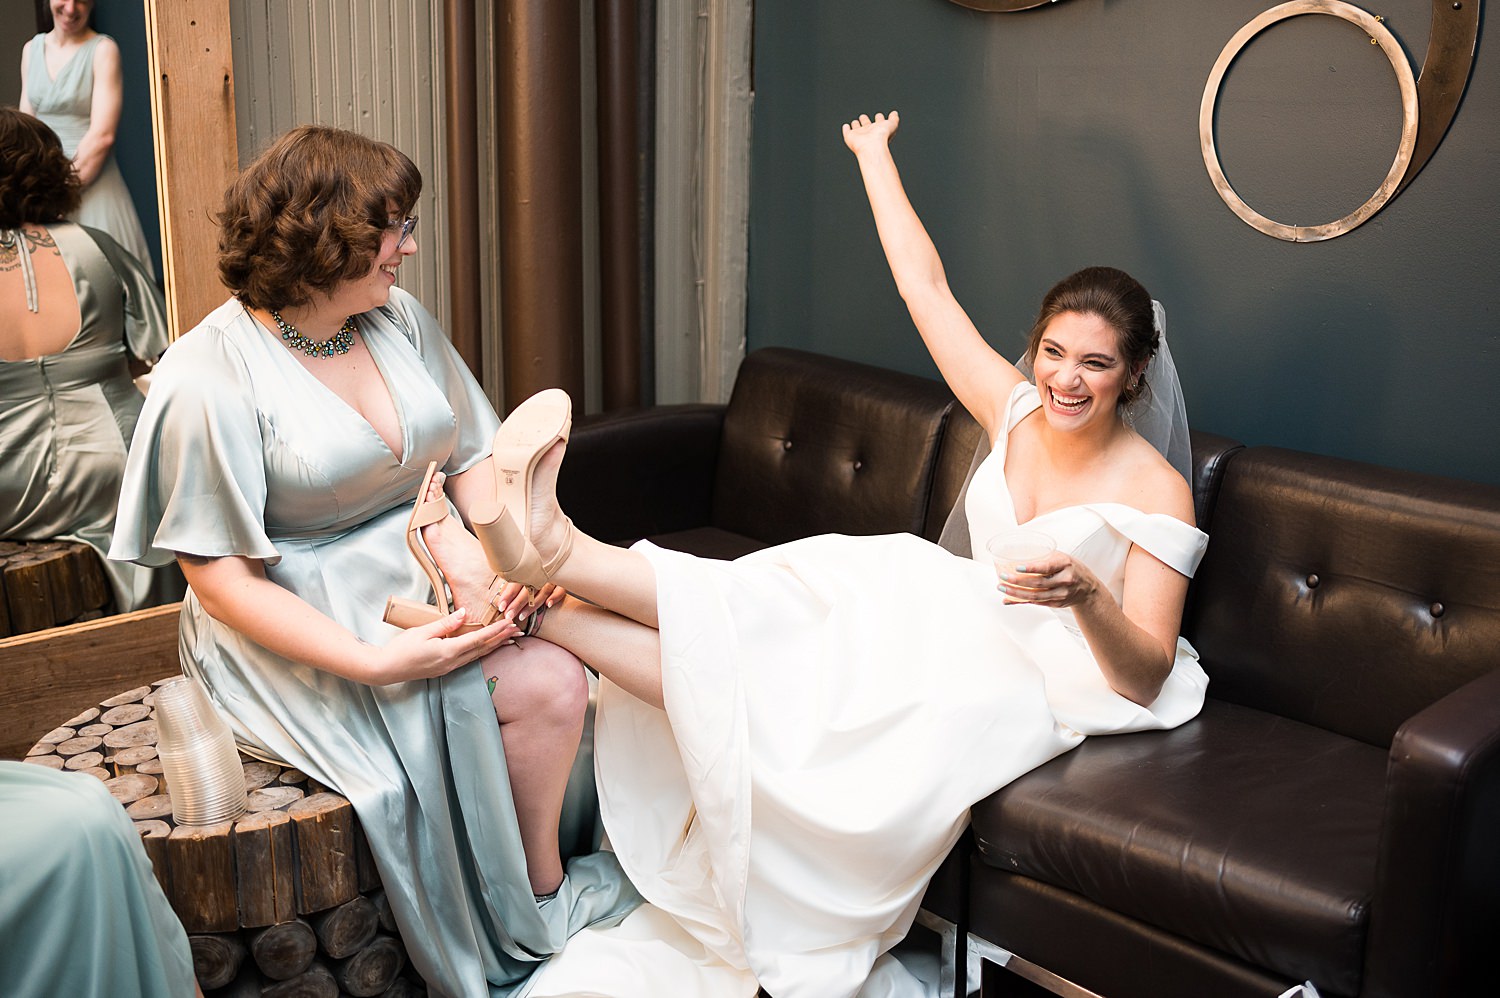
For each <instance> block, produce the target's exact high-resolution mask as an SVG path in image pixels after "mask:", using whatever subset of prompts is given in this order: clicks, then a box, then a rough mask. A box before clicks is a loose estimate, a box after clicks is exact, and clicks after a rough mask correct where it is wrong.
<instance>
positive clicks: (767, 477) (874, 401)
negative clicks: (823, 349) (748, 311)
mask: <svg viewBox="0 0 1500 998" xmlns="http://www.w3.org/2000/svg"><path fill="white" fill-rule="evenodd" d="M954 404H955V403H954V401H953V396H952V394H951V393H949V391H948V389H947V388H946V387H944V386H943V384H942V383H941V382H937V381H933V380H931V379H929V378H920V377H917V376H915V375H911V374H901V373H898V372H895V371H887V370H884V369H882V368H878V367H871V366H869V365H867V364H857V363H855V362H853V361H846V360H838V359H836V358H832V357H822V356H819V355H817V354H810V353H804V352H802V351H800V350H788V349H783V348H779V347H775V348H766V349H763V350H757V351H755V352H754V353H752V354H751V355H750V356H748V357H746V358H745V362H744V363H743V364H742V365H741V366H740V371H739V375H738V376H737V377H736V379H735V383H734V394H733V395H732V396H731V397H730V400H729V407H728V410H727V411H726V412H725V415H724V437H723V442H722V443H721V445H720V448H719V462H718V470H717V473H716V478H715V482H714V497H713V520H712V525H713V526H715V527H719V528H720V529H723V530H728V531H730V532H732V533H736V534H742V535H744V536H746V537H753V538H756V539H757V540H761V541H764V542H765V543H767V544H780V543H783V542H785V541H790V540H795V539H797V538H799V537H808V536H811V535H815V534H826V533H835V532H836V533H844V534H883V533H895V532H898V531H907V532H910V533H920V532H921V530H922V526H923V520H924V517H925V514H926V510H927V504H928V497H929V496H930V495H931V492H932V475H933V469H934V466H935V465H936V463H937V454H938V448H939V443H940V441H941V440H942V433H943V426H944V423H945V422H946V420H947V418H948V412H949V409H950V408H951V407H952V406H953V405H954Z"/></svg>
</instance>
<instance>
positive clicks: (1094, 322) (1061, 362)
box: [1033, 312, 1131, 431]
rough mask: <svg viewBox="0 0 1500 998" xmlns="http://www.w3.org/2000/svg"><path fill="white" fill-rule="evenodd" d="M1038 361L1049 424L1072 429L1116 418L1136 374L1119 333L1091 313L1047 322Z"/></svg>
mask: <svg viewBox="0 0 1500 998" xmlns="http://www.w3.org/2000/svg"><path fill="white" fill-rule="evenodd" d="M1033 365H1034V371H1035V374H1036V387H1037V391H1038V392H1039V393H1040V394H1041V397H1042V409H1043V411H1044V412H1045V413H1046V416H1047V422H1048V423H1049V424H1051V425H1052V426H1053V427H1054V428H1055V429H1059V430H1067V431H1073V430H1080V429H1083V428H1085V427H1089V426H1094V425H1097V424H1098V423H1099V422H1100V421H1101V420H1114V419H1115V418H1116V417H1115V407H1116V405H1117V404H1118V403H1119V401H1120V396H1121V394H1122V393H1123V392H1124V391H1125V386H1126V384H1127V383H1128V382H1129V380H1130V376H1131V371H1130V369H1129V365H1128V364H1127V363H1126V361H1125V359H1124V357H1123V356H1122V355H1121V351H1120V335H1119V333H1118V332H1116V331H1115V329H1114V327H1113V326H1111V325H1109V324H1108V323H1107V322H1105V321H1104V320H1103V319H1101V318H1100V317H1099V316H1097V315H1093V314H1091V313H1085V312H1062V313H1060V314H1059V315H1058V316H1057V317H1056V318H1054V319H1053V320H1052V321H1051V322H1049V323H1048V324H1047V328H1046V330H1044V331H1043V333H1042V336H1041V340H1040V342H1039V343H1038V345H1037V351H1036V359H1035V361H1034V362H1033Z"/></svg>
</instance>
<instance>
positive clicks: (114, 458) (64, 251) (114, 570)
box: [0, 223, 184, 611]
mask: <svg viewBox="0 0 1500 998" xmlns="http://www.w3.org/2000/svg"><path fill="white" fill-rule="evenodd" d="M28 228H32V229H33V230H34V227H28ZM43 228H45V229H46V231H47V232H48V234H49V235H50V236H51V237H52V239H53V241H54V242H55V243H56V245H57V250H58V252H59V253H60V254H61V256H62V260H63V263H64V264H65V265H66V266H67V268H68V273H69V274H70V275H71V276H72V278H73V294H74V296H75V297H76V298H77V300H78V312H79V324H78V332H77V334H75V335H74V337H73V339H72V340H71V341H70V342H69V343H68V345H67V346H66V347H64V348H63V349H62V350H61V351H60V352H58V353H55V354H48V355H46V356H43V357H35V358H32V359H30V360H0V469H4V471H3V473H0V537H3V538H6V539H9V540H32V541H40V540H68V541H77V542H79V543H82V544H87V545H89V546H90V547H92V548H94V549H95V550H96V551H98V552H99V557H100V559H101V561H103V559H104V558H105V555H106V553H107V552H108V551H109V544H110V536H111V534H112V533H113V532H114V524H115V506H116V504H117V503H118V502H119V499H120V482H121V479H122V477H123V476H124V473H125V453H126V450H127V449H128V448H129V446H130V436H131V434H132V433H134V432H135V421H136V416H137V415H138V414H139V413H140V411H141V404H142V398H141V393H140V390H139V389H137V388H136V386H135V382H134V381H133V380H132V379H131V377H130V368H129V364H128V361H129V358H130V357H132V356H133V357H137V358H139V359H141V360H146V361H152V360H155V359H156V358H157V357H158V356H160V354H161V352H162V351H163V350H165V349H166V348H167V321H166V315H165V307H164V305H163V302H162V296H161V291H160V289H158V288H157V287H156V285H155V284H153V283H152V282H151V279H150V278H149V277H148V276H147V275H146V272H145V271H144V270H143V269H142V267H141V266H140V264H139V263H137V262H136V260H135V258H134V257H132V256H130V255H129V254H127V253H126V252H125V251H124V250H122V249H121V248H120V247H119V245H118V244H117V243H115V242H114V240H112V239H111V238H109V236H108V235H106V234H104V233H99V232H95V233H93V234H90V232H88V231H86V230H84V229H83V228H82V227H81V226H77V225H70V224H68V223H58V224H53V225H48V226H43ZM24 238H25V237H23V236H19V235H17V234H16V232H15V230H11V229H7V230H4V231H3V232H0V239H4V240H10V239H16V240H21V239H24ZM18 248H19V247H18ZM33 252H46V250H45V248H36V249H34V250H33ZM37 304H38V308H39V309H41V310H48V309H55V308H58V307H59V306H63V305H66V303H65V302H55V301H47V300H45V299H43V300H40V301H38V303H37ZM103 564H104V569H105V574H106V576H107V577H108V579H109V582H110V586H111V588H112V589H113V591H114V598H115V608H116V609H118V610H121V611H124V610H135V609H138V608H140V607H144V606H156V605H158V604H161V603H170V602H173V601H174V600H177V599H180V598H181V597H182V591H183V588H184V585H183V581H182V573H181V572H179V571H178V570H177V567H176V566H175V565H170V566H165V567H162V568H150V567H143V566H140V565H126V564H121V563H119V562H109V561H103Z"/></svg>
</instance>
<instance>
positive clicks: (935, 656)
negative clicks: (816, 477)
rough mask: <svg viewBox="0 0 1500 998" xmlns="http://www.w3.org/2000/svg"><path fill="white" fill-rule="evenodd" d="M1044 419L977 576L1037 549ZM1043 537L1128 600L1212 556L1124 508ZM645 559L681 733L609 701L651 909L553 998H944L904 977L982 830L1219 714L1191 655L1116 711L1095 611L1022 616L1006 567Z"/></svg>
mask: <svg viewBox="0 0 1500 998" xmlns="http://www.w3.org/2000/svg"><path fill="white" fill-rule="evenodd" d="M1039 405H1040V400H1039V398H1038V396H1037V392H1036V388H1035V387H1034V386H1032V385H1029V384H1024V385H1021V386H1018V387H1017V389H1016V391H1015V393H1014V394H1013V395H1012V397H1011V399H1010V403H1009V407H1008V410H1007V418H1006V422H1005V428H1004V432H1003V433H1002V434H1000V439H999V440H998V441H997V442H996V445H995V450H994V452H993V453H992V454H990V456H989V457H988V459H987V460H986V461H985V462H984V464H983V465H982V466H981V467H980V468H979V469H978V470H977V471H976V473H975V476H974V479H973V481H972V482H971V483H970V487H969V491H968V495H967V506H966V510H967V513H968V518H969V524H970V531H971V540H972V542H973V550H975V551H984V541H985V540H986V538H988V537H989V536H991V535H993V534H994V533H995V532H997V531H998V530H1000V529H1001V528H1013V527H1015V526H1017V525H1018V524H1017V522H1016V515H1015V510H1014V507H1013V505H1012V501H1011V496H1010V492H1009V490H1008V488H1007V486H1006V483H1005V470H1004V469H1005V453H1006V444H1007V437H1008V434H1009V432H1010V430H1011V429H1012V428H1013V427H1014V426H1015V425H1016V424H1017V423H1019V422H1020V421H1021V420H1022V419H1023V418H1025V416H1027V415H1028V414H1029V413H1031V412H1032V411H1034V410H1035V409H1037V408H1038V406H1039ZM1029 526H1032V527H1034V528H1035V529H1038V530H1044V531H1046V532H1047V533H1049V534H1051V535H1052V537H1053V538H1054V539H1055V540H1056V542H1057V546H1058V548H1059V550H1063V551H1068V552H1070V553H1072V555H1073V556H1074V557H1076V558H1078V559H1079V560H1080V561H1082V562H1084V563H1085V564H1087V565H1088V566H1089V567H1090V568H1091V569H1092V570H1093V571H1094V572H1095V573H1096V574H1097V575H1098V576H1099V578H1100V580H1101V581H1103V582H1104V584H1105V585H1106V586H1107V587H1108V588H1109V590H1110V592H1111V593H1112V594H1113V595H1114V597H1115V598H1116V599H1117V600H1118V599H1119V598H1120V596H1121V593H1122V589H1123V584H1124V577H1125V559H1126V556H1127V555H1128V554H1129V552H1130V550H1131V548H1132V546H1139V547H1141V548H1144V549H1145V550H1147V551H1149V552H1150V553H1151V554H1153V555H1154V556H1155V557H1157V558H1159V559H1160V560H1161V561H1163V562H1164V563H1166V564H1167V565H1169V566H1171V567H1172V568H1174V569H1175V570H1177V571H1178V572H1181V573H1182V574H1183V575H1186V576H1191V575H1192V573H1193V572H1194V571H1195V570H1196V568H1197V565H1198V561H1199V559H1200V558H1201V557H1202V554H1203V550H1204V548H1205V545H1206V544H1207V540H1208V538H1207V535H1205V534H1204V533H1203V532H1202V531H1199V530H1197V529H1196V528H1194V527H1191V526H1189V525H1187V524H1185V523H1183V522H1181V521H1180V520H1177V519H1174V518H1172V517H1170V516H1165V515H1161V514H1147V513H1142V512H1140V511H1138V510H1135V509H1132V508H1131V507H1129V506H1124V505H1120V504H1118V503H1089V504H1084V505H1078V506H1070V507H1067V508H1064V509H1058V510H1053V511H1051V512H1049V513H1047V514H1045V515H1043V516H1039V517H1037V518H1035V519H1034V520H1033V521H1032V522H1031V523H1030V524H1029ZM637 550H640V551H642V552H644V553H645V554H646V555H647V556H648V557H649V558H650V559H651V562H652V564H653V565H654V567H655V570H656V577H657V594H658V607H659V613H660V622H661V643H662V681H663V688H664V694H665V699H666V710H665V711H664V712H663V711H660V710H656V709H653V708H651V707H647V706H645V705H643V704H642V703H641V702H640V701H638V700H635V699H634V698H632V697H631V696H630V695H629V694H627V693H625V692H623V691H622V690H620V689H619V688H618V687H616V686H614V685H612V684H610V683H608V682H606V683H603V684H602V685H601V689H600V699H599V713H598V718H597V722H596V727H595V738H596V746H597V751H596V756H595V759H596V766H597V770H598V778H599V795H600V803H601V809H602V814H603V817H604V824H605V829H606V831H607V833H608V835H609V839H610V842H611V844H612V845H613V847H614V849H615V850H616V852H617V853H618V855H619V858H620V861H621V864H622V865H623V866H624V867H625V870H626V872H627V873H628V874H629V876H630V878H631V880H632V881H633V882H634V883H635V884H636V886H637V887H639V888H640V890H641V893H642V894H643V895H644V896H645V897H646V899H647V901H648V902H649V904H648V905H647V906H645V907H643V908H642V909H640V910H638V911H637V912H636V913H633V914H632V915H631V916H630V917H628V918H627V919H626V920H625V921H624V923H623V924H621V925H620V926H618V927H615V928H612V929H607V930H603V931H597V932H595V931H590V932H586V933H583V934H581V935H580V936H578V937H577V938H575V940H574V941H573V942H572V943H570V945H569V947H568V949H567V950H565V951H564V953H563V954H562V956H561V957H559V958H558V959H557V960H555V961H554V963H553V965H552V966H550V967H549V968H548V969H547V970H546V971H545V972H544V973H543V974H542V975H540V977H539V979H538V980H537V982H536V986H535V987H536V990H535V992H534V994H535V995H536V996H538V998H540V996H547V998H551V996H554V995H558V996H560V995H575V994H604V995H609V996H610V998H650V996H656V995H709V994H712V995H722V996H726V998H727V996H734V995H742V996H746V998H748V996H751V995H754V994H755V989H756V986H757V983H758V984H759V985H760V986H762V987H764V988H765V990H766V991H767V992H768V993H769V994H773V995H775V996H776V998H841V996H842V998H848V996H851V995H856V994H857V995H860V996H861V998H875V996H882V998H889V996H896V995H901V996H906V995H913V994H922V993H923V991H922V989H921V988H920V987H919V985H918V982H917V980H916V979H915V978H914V977H912V976H911V975H910V974H908V973H906V972H905V970H904V969H902V967H901V966H900V965H899V964H897V963H896V962H895V960H894V959H892V958H891V957H890V956H888V955H884V954H887V951H888V950H890V949H891V947H892V946H894V945H895V944H896V943H897V942H898V941H899V940H900V939H901V938H902V937H903V936H904V935H905V934H906V932H907V930H908V929H909V928H910V926H911V923H912V920H913V919H914V917H915V915H916V912H917V909H918V907H919V905H920V902H921V898H922V894H923V891H924V890H925V888H926V885H927V882H928V880H929V879H930V878H931V876H932V874H933V872H934V871H935V870H936V868H937V866H938V864H939V863H941V861H942V859H943V857H944V856H946V855H947V853H948V851H949V850H950V849H951V848H952V846H953V844H954V842H955V841H957V839H958V836H959V834H960V833H961V832H962V830H963V828H964V826H965V825H966V823H967V821H968V811H969V807H970V806H971V805H972V804H973V803H974V802H976V801H978V800H980V799H982V798H984V797H985V796H987V795H988V794H990V793H992V792H993V791H995V790H997V789H999V788H1000V787H1002V786H1004V785H1005V784H1007V783H1009V782H1010V781H1011V780H1013V779H1015V778H1016V777H1018V776H1020V775H1021V774H1023V773H1025V772H1027V771H1029V770H1031V769H1033V768H1035V767H1036V766H1039V765H1041V764H1042V763H1044V762H1046V761H1047V760H1049V759H1052V758H1053V757H1055V756H1058V755H1061V754H1062V753H1064V752H1067V751H1068V750H1069V749H1072V748H1074V747H1075V746H1077V745H1078V744H1080V743H1081V742H1082V741H1083V740H1084V738H1085V737H1087V736H1089V735H1102V734H1109V733H1112V732H1123V731H1139V730H1143V729H1149V728H1167V727H1172V726H1175V725H1178V724H1181V723H1183V722H1184V721H1187V720H1188V719H1189V718H1191V717H1193V716H1194V715H1195V714H1197V712H1198V710H1199V709H1200V708H1201V706H1202V704H1203V697H1204V692H1205V689H1206V687H1207V677H1206V675H1205V674H1204V672H1203V670H1202V669H1201V668H1200V667H1199V665H1198V662H1197V655H1196V653H1195V652H1194V651H1193V649H1192V648H1191V646H1189V645H1188V643H1187V642H1186V641H1184V640H1180V639H1179V642H1178V646H1177V653H1176V657H1175V662H1174V665H1173V669H1172V672H1171V674H1170V676H1169V677H1168V679H1167V681H1166V684H1165V686H1164V687H1163V688H1162V691H1161V695H1160V696H1159V697H1158V698H1157V699H1156V701H1155V702H1153V703H1152V704H1151V705H1150V706H1149V707H1142V706H1140V705H1138V704H1135V703H1133V702H1131V701H1130V700H1127V699H1126V698H1124V697H1122V696H1120V695H1119V694H1117V693H1115V692H1114V691H1113V690H1112V689H1110V687H1109V684H1108V683H1107V682H1106V681H1105V679H1104V676H1103V674H1102V673H1101V672H1100V671H1099V667H1098V665H1097V664H1096V663H1095V661H1094V657H1093V655H1092V654H1091V652H1090V650H1089V647H1088V645H1087V643H1086V642H1085V641H1084V638H1083V636H1082V634H1081V632H1080V631H1079V629H1078V627H1077V625H1076V623H1075V621H1074V618H1073V614H1072V612H1071V611H1068V610H1054V609H1050V608H1047V607H1041V606H1029V605H1005V604H1004V603H1003V600H1002V597H1001V595H1000V593H999V592H998V591H997V590H996V579H995V571H994V568H993V567H992V566H991V565H989V564H988V563H981V562H978V561H972V560H970V559H967V558H960V557H957V556H955V555H952V554H950V553H948V552H947V551H945V550H943V549H942V548H940V547H938V546H937V545H934V544H931V543H928V542H927V541H924V540H922V539H921V538H918V537H914V536H912V535H910V534H893V535H884V536H878V537H846V536H842V535H825V536H821V537H813V538H809V539H806V540H800V541H795V542H792V543H790V544H784V545H781V546H779V547H775V548H769V549H767V550H764V551H759V552H756V553H755V554H751V555H748V556H746V557H744V558H741V559H739V560H738V561H734V562H716V561H709V560H705V559H699V558H693V557H690V556H688V555H684V554H681V553H678V552H671V551H666V550H662V549H660V548H655V547H652V546H650V545H649V544H644V543H643V544H640V545H638V546H637ZM668 939H669V940H671V943H670V944H667V943H664V942H662V940H668ZM611 981H613V982H616V983H614V984H610V983H609V982H611Z"/></svg>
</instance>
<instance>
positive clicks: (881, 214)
mask: <svg viewBox="0 0 1500 998" xmlns="http://www.w3.org/2000/svg"><path fill="white" fill-rule="evenodd" d="M900 121H901V117H900V115H898V114H897V113H896V112H895V111H892V112H891V113H890V116H889V117H887V116H886V115H884V114H877V115H875V119H874V120H873V121H872V120H871V119H870V117H869V115H864V114H862V115H860V116H859V118H858V119H857V120H855V121H851V122H849V123H848V124H846V125H844V144H845V145H847V146H848V147H849V150H850V151H851V152H853V153H854V155H855V158H856V159H857V160H858V161H859V172H860V175H861V176H862V177H863V178H864V182H865V193H866V195H868V197H869V199H870V210H871V211H872V212H873V213H874V216H875V229H876V231H877V232H878V233H879V234H880V245H881V247H882V248H883V249H884V250H885V258H886V261H887V262H888V263H889V264H890V266H891V275H892V276H893V277H894V278H895V279H896V290H897V291H898V292H900V294H901V298H902V300H903V301H905V302H906V308H907V310H908V311H909V312H910V313H911V318H912V321H913V322H914V323H916V326H917V332H919V333H921V334H922V341H923V342H924V343H926V344H927V351H928V352H929V353H930V354H932V359H933V361H934V362H936V363H937V366H938V370H939V371H940V372H942V375H943V379H944V380H945V381H947V382H948V387H949V388H951V389H952V390H953V394H954V395H956V396H958V400H959V402H961V403H963V406H964V408H966V409H968V410H969V412H970V413H972V414H973V416H974V418H975V419H977V420H978V421H979V423H980V425H982V426H983V427H984V428H985V430H986V431H987V432H988V433H989V434H990V435H991V436H992V437H993V436H994V433H995V431H996V429H997V428H998V427H999V426H1001V425H1002V413H1003V410H1004V406H1005V402H1006V399H1008V398H1009V397H1010V393H1011V390H1012V389H1013V388H1015V386H1016V384H1017V383H1018V382H1020V381H1022V380H1023V378H1024V376H1023V375H1022V374H1021V372H1020V371H1018V370H1017V369H1016V368H1015V366H1014V365H1012V364H1011V363H1010V362H1009V361H1007V360H1006V359H1005V358H1004V357H1002V356H1000V355H999V354H998V353H996V352H995V351H994V350H993V349H991V348H990V345H989V344H988V343H986V342H985V341H984V337H982V336H980V335H979V330H978V329H976V328H974V322H973V320H971V319H970V318H969V316H968V313H967V312H965V311H964V310H963V306H961V305H960V304H959V303H958V300H957V299H956V298H954V297H953V292H952V291H951V290H950V289H949V287H948V278H947V275H946V274H945V273H944V272H943V261H942V260H941V259H940V258H939V257H938V252H937V247H936V246H934V245H933V243H932V238H931V237H930V236H929V235H928V234H927V229H926V228H925V227H924V226H923V225H922V220H921V219H920V218H918V217H917V213H916V210H915V209H913V208H912V206H911V201H910V200H909V199H908V198H907V196H906V189H905V188H904V187H903V186H902V185H901V175H900V174H899V173H898V172H897V170H896V161H895V160H894V159H893V158H892V157H891V150H890V137H891V136H892V135H893V134H894V133H895V131H896V126H897V125H898V124H900Z"/></svg>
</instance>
